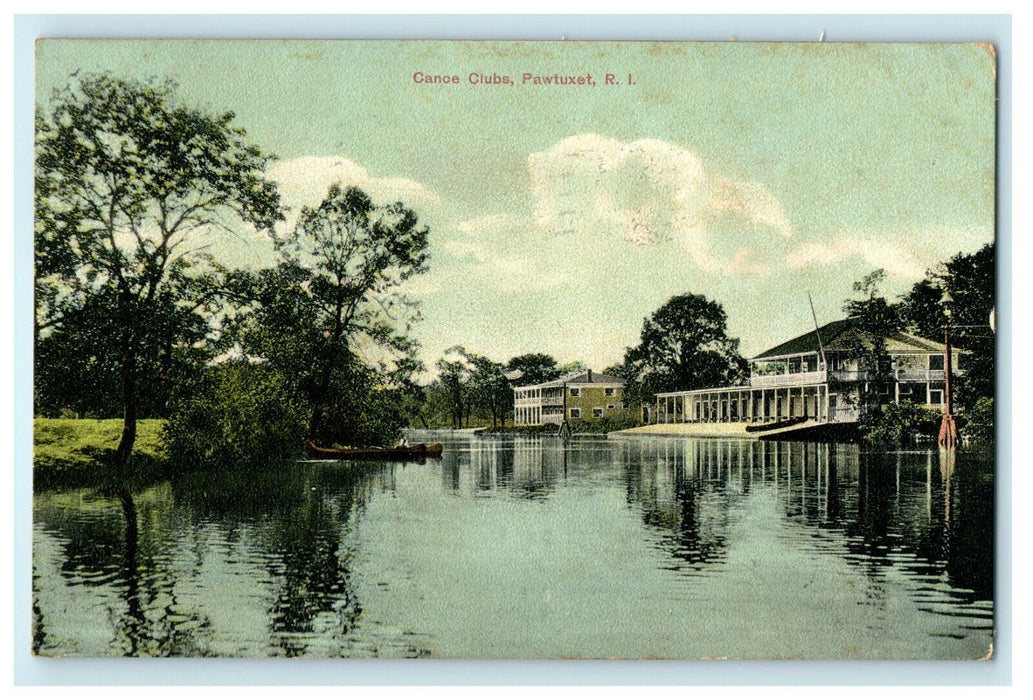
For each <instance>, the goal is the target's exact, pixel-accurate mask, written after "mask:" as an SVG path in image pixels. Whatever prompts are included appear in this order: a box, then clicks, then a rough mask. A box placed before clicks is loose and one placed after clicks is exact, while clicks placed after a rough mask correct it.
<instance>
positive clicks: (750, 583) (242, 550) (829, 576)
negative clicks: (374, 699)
mask: <svg viewBox="0 0 1033 700" xmlns="http://www.w3.org/2000/svg"><path fill="white" fill-rule="evenodd" d="M410 439H432V440H434V441H441V442H444V443H445V446H446V450H445V454H444V456H443V458H442V459H440V460H429V461H427V462H426V463H424V464H416V463H411V464H390V463H387V464H378V463H365V464H359V463H355V464H348V463H313V462H301V463H292V464H281V465H269V467H268V469H266V470H263V471H261V472H260V473H254V472H250V473H245V472H242V471H241V470H236V469H231V468H227V469H226V470H224V471H221V472H218V473H195V474H186V475H182V476H180V477H177V478H175V479H172V480H170V481H166V482H162V483H157V484H153V485H151V486H149V487H146V488H141V489H138V490H136V491H133V492H129V491H122V492H119V491H117V490H103V489H89V488H57V489H50V490H45V491H42V492H40V493H37V494H36V497H35V500H34V524H33V528H34V529H33V567H32V575H33V636H32V638H33V648H34V651H35V652H36V653H38V654H42V655H48V656H57V655H79V656H232V657H268V656H308V657H420V656H431V657H446V658H474V657H477V658H483V657H490V658H562V657H577V658H611V657H629V658H675V659H698V658H715V657H717V658H725V657H728V658H811V659H828V658H831V659H864V658H883V659H891V658H892V659H896V658H901V659H940V658H947V659H953V658H965V659H976V658H979V657H982V656H984V655H985V654H986V653H987V651H988V649H989V648H990V644H991V642H992V639H993V614H994V606H993V533H994V510H993V491H994V482H993V461H992V454H989V453H985V452H979V451H961V452H959V453H958V454H957V455H956V457H952V458H951V459H950V460H947V459H945V458H944V457H942V456H941V455H940V454H939V453H938V452H936V450H935V449H933V450H927V449H914V450H908V451H900V452H870V451H867V450H865V449H861V448H858V447H857V446H853V445H828V444H812V443H794V442H756V441H739V440H707V439H665V438H639V439H620V438H611V439H606V438H604V437H575V438H574V439H572V440H571V441H570V442H569V443H566V444H565V443H563V442H562V441H560V440H559V439H558V438H553V437H540V438H532V437H512V436H495V437H493V436H484V437H477V436H471V435H464V434H450V433H437V434H430V435H428V434H423V435H420V434H416V435H413V436H411V437H410Z"/></svg>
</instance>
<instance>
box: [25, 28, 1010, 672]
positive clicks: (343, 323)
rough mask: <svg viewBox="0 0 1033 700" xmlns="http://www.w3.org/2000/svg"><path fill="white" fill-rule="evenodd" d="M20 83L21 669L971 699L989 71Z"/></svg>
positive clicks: (93, 73) (257, 50)
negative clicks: (866, 673)
mask: <svg viewBox="0 0 1033 700" xmlns="http://www.w3.org/2000/svg"><path fill="white" fill-rule="evenodd" d="M36 59H37V65H36V121H35V164H34V167H35V190H34V191H35V199H34V209H35V218H34V221H35V230H34V250H35V269H34V278H33V279H34V284H35V288H34V292H35V295H34V301H35V303H34V307H35V317H34V318H35V324H34V328H33V333H34V337H33V348H34V360H33V361H34V375H33V379H34V394H33V403H34V405H33V410H34V435H33V440H34V454H33V508H32V512H33V532H32V572H31V574H32V652H33V653H34V654H36V655H39V656H46V657H53V656H57V657H67V656H74V657H112V656H114V657H165V656H178V657H250V658H268V657H316V658H340V657H351V658H375V657H403V658H411V657H432V658H450V659H481V658H494V659H553V658H577V659H598V658H603V659H612V658H626V659H718V658H722V659H723V658H730V659H839V660H844V659H849V660H860V659H944V660H978V659H982V660H987V659H992V658H993V654H994V640H995V614H997V612H998V611H997V610H996V608H995V596H994V558H995V552H994V529H995V509H994V483H995V469H996V465H995V462H994V449H993V448H994V434H995V422H994V415H995V410H994V399H995V378H996V370H995V364H994V362H995V360H994V357H995V355H994V351H995V333H996V324H995V316H994V313H995V296H994V294H995V248H994V244H995V186H996V183H995V167H996V161H995V154H996V131H995V120H996V111H995V110H996V66H997V61H996V54H995V49H994V47H993V46H990V45H984V44H962V43H957V44H945V43H925V44H919V43H913V44H895V43H867V44H840V43H825V42H813V43H807V44H804V43H744V42H734V41H729V42H691V43H682V42H601V41H599V42H596V41H584V42H574V41H553V42H548V41H526V42H502V41H416V40H412V41H300V40H285V41H272V40H246V41H245V40H241V41H230V40H198V41H185V40H73V39H47V40H41V41H39V42H38V43H37V46H36Z"/></svg>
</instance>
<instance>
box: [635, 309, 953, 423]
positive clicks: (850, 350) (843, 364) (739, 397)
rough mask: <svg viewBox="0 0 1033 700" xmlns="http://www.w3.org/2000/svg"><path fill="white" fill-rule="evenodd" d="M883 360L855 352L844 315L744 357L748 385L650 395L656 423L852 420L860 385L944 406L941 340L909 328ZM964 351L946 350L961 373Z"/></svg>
mask: <svg viewBox="0 0 1033 700" xmlns="http://www.w3.org/2000/svg"><path fill="white" fill-rule="evenodd" d="M884 342H885V347H886V354H887V355H888V357H889V366H887V367H882V368H880V369H881V371H879V372H875V371H873V368H870V367H866V366H865V363H864V361H863V360H861V359H859V358H858V355H859V354H863V353H859V352H858V349H859V348H862V347H864V345H865V340H864V336H863V334H861V333H860V332H859V331H858V330H857V329H856V327H855V326H854V325H853V324H852V323H851V322H850V321H849V320H843V321H834V322H832V323H829V324H826V325H824V326H822V327H820V328H818V329H817V330H816V331H811V332H809V333H805V334H803V335H801V336H799V337H796V338H793V339H792V340H789V341H786V342H785V343H782V344H781V345H777V346H775V347H773V348H771V349H770V350H767V351H765V352H762V353H761V354H759V355H757V356H756V357H754V358H753V359H751V360H750V381H749V384H748V385H743V386H731V387H720V388H714V389H697V390H692V391H676V392H669V393H663V394H657V395H656V406H655V412H654V420H655V422H657V423H762V424H763V423H785V422H787V421H793V422H805V421H813V422H816V423H855V422H857V420H858V418H859V417H860V397H861V395H862V392H865V393H866V394H868V393H869V392H876V393H877V395H878V396H879V397H880V399H881V401H880V402H881V403H884V404H886V403H900V402H904V401H910V402H912V403H916V404H919V405H921V406H924V407H927V408H931V409H935V410H940V411H942V410H943V408H944V403H945V395H944V391H945V389H944V380H945V376H944V375H945V372H944V357H945V354H946V353H945V346H944V344H943V343H939V342H936V341H933V340H927V339H925V338H919V337H917V336H914V335H910V334H907V333H893V334H891V335H889V336H887V337H886V338H885V339H884ZM963 356H964V351H957V352H954V353H952V361H951V369H952V372H953V373H961V372H963V371H964V370H963V367H964V360H963V359H962V358H963Z"/></svg>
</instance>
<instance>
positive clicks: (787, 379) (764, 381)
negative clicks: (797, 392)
mask: <svg viewBox="0 0 1033 700" xmlns="http://www.w3.org/2000/svg"><path fill="white" fill-rule="evenodd" d="M826 374H827V373H826V372H825V370H819V371H817V372H791V373H789V374H754V375H752V376H751V377H750V386H751V387H754V388H769V387H779V386H796V385H798V384H821V383H822V382H824V381H825V378H826Z"/></svg>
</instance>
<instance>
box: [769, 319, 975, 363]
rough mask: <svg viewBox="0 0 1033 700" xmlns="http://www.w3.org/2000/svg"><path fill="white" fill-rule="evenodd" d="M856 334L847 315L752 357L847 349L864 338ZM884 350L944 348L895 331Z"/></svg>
mask: <svg viewBox="0 0 1033 700" xmlns="http://www.w3.org/2000/svg"><path fill="white" fill-rule="evenodd" d="M859 334H860V331H859V330H857V328H856V327H855V326H854V323H853V322H852V321H851V320H850V319H842V320H840V321H833V322H832V323H826V324H825V325H824V326H821V327H820V328H818V330H817V332H815V331H810V332H808V333H804V334H803V335H799V336H797V337H795V338H793V339H792V340H787V341H786V342H784V343H782V344H781V345H776V346H775V347H773V348H771V349H769V350H765V351H764V352H762V353H760V354H759V355H757V356H756V357H754V358H753V359H754V360H766V359H772V358H776V357H786V356H787V355H802V354H806V353H816V352H820V350H821V348H822V347H824V349H825V350H826V351H836V350H847V349H850V347H851V345H852V344H855V343H857V342H858V341H859V340H860V341H861V342H864V340H863V339H861V338H859ZM819 335H820V336H821V344H820V345H819V343H818V336H819ZM886 350H887V351H888V352H890V353H894V354H906V353H942V352H943V351H944V345H943V343H938V342H936V341H935V340H927V339H925V338H919V337H918V336H916V335H911V334H910V333H902V332H894V333H891V334H889V335H888V336H886ZM959 352H964V351H959Z"/></svg>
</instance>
